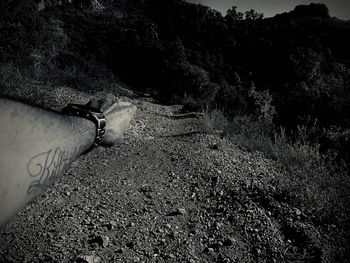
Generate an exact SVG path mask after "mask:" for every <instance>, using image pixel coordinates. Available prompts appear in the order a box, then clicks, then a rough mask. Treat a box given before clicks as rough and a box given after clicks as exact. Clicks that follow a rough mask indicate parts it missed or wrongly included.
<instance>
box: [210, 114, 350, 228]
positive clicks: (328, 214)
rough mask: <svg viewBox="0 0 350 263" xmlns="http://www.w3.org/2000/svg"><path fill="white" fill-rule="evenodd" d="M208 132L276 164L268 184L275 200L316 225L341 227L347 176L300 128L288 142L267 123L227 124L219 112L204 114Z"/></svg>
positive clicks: (241, 120) (349, 184) (349, 185)
mask: <svg viewBox="0 0 350 263" xmlns="http://www.w3.org/2000/svg"><path fill="white" fill-rule="evenodd" d="M203 123H204V124H205V126H206V127H207V129H208V130H214V129H217V128H218V127H221V128H222V129H223V130H224V131H225V134H226V135H227V136H228V137H229V138H230V140H231V141H233V142H234V143H235V144H236V145H238V146H240V147H242V148H244V149H245V150H248V151H259V152H262V153H263V154H264V155H265V156H266V157H267V158H270V159H273V160H275V161H276V164H277V165H279V166H280V167H281V170H282V171H283V172H281V173H280V176H279V177H278V178H276V179H274V181H273V182H272V183H273V184H274V185H275V186H276V193H272V194H274V195H275V196H276V197H278V198H281V199H283V201H286V202H288V203H290V204H291V205H293V206H296V207H298V208H300V209H302V210H303V211H304V212H306V213H308V214H310V216H312V217H314V219H315V221H317V222H319V223H320V224H324V223H334V224H343V223H344V222H346V220H347V219H348V214H349V213H348V212H349V210H348V207H349V206H348V204H349V200H350V190H349V189H350V177H349V175H348V169H347V167H346V166H345V165H340V164H339V163H338V164H337V163H336V162H335V158H333V156H332V155H331V154H327V155H324V154H321V153H320V149H319V145H316V144H311V143H310V142H309V141H308V139H307V136H305V133H304V131H303V129H299V136H297V138H296V139H295V140H293V141H292V140H291V139H290V138H289V137H288V136H287V134H286V132H285V130H284V129H280V130H278V131H276V129H275V127H274V125H273V124H272V123H271V122H269V121H266V120H265V121H264V120H261V119H260V120H255V119H253V118H252V117H249V116H237V117H235V118H234V119H233V120H232V121H230V122H227V120H226V119H225V118H224V117H223V115H222V113H220V112H219V111H213V112H210V113H207V114H205V116H204V117H203Z"/></svg>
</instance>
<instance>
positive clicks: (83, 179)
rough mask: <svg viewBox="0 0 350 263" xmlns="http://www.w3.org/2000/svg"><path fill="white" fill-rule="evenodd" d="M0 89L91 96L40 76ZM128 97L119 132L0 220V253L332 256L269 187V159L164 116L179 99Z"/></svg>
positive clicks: (197, 258)
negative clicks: (128, 110) (132, 110)
mask: <svg viewBox="0 0 350 263" xmlns="http://www.w3.org/2000/svg"><path fill="white" fill-rule="evenodd" d="M107 92H110V91H107ZM3 93H4V94H7V95H8V96H11V97H16V96H17V97H18V96H19V97H21V98H24V99H25V100H27V101H33V100H34V101H36V102H37V103H38V104H41V105H47V107H48V108H53V109H59V108H61V107H62V106H64V105H65V104H66V103H68V102H86V101H87V100H88V99H89V98H91V94H85V93H82V92H77V91H75V90H72V89H69V88H63V87H61V88H56V89H52V88H50V89H48V88H47V87H46V86H42V85H40V84H35V86H34V85H33V86H32V87H29V88H28V90H27V91H26V90H20V91H19V90H16V89H11V91H7V92H3ZM105 93H106V91H104V92H100V93H99V94H97V96H103V95H105ZM18 94H20V95H18ZM95 95H96V94H95ZM133 102H134V103H135V104H136V105H137V106H138V112H137V115H136V117H135V120H133V122H132V124H131V128H130V130H129V131H128V132H127V133H126V136H125V141H124V142H123V143H122V144H120V145H118V146H115V147H112V148H97V149H95V150H94V151H92V152H90V153H88V154H86V155H84V156H82V157H81V158H80V159H79V160H77V161H76V162H75V163H74V164H73V166H72V168H71V169H70V170H69V171H68V172H67V174H66V175H65V176H64V177H63V178H62V179H61V180H60V181H59V182H57V183H56V184H55V185H54V186H53V187H52V188H51V189H49V191H48V192H47V193H46V194H45V195H44V196H42V197H40V198H38V199H36V200H35V201H34V202H32V203H31V204H29V205H28V206H27V207H26V208H24V209H23V210H22V211H21V212H20V213H19V214H18V215H17V216H16V217H15V218H13V220H12V221H11V222H9V223H8V224H7V225H6V226H4V227H2V228H0V262H88V263H93V262H190V263H194V262H208V263H210V262H226V263H228V262H332V259H331V258H328V255H329V252H330V251H331V249H332V246H331V245H329V242H328V241H327V240H325V237H323V235H322V234H321V233H319V231H318V230H317V229H316V228H315V227H314V226H313V225H312V223H311V222H310V221H309V220H308V218H307V217H306V216H305V215H304V214H303V213H302V212H301V211H299V210H298V209H295V208H292V207H289V206H288V205H286V204H284V203H283V201H281V200H276V199H275V198H274V197H273V196H272V194H271V193H273V192H274V189H273V186H272V185H271V184H270V181H271V180H272V179H273V178H274V177H276V176H279V171H278V169H277V168H276V166H275V165H274V163H273V162H271V161H269V160H267V159H264V158H263V157H262V156H261V155H260V154H258V153H256V154H252V153H247V152H245V151H243V150H241V149H239V148H238V147H237V146H235V145H232V144H231V143H230V142H229V141H228V140H226V139H225V138H224V139H222V138H221V137H220V136H218V135H216V134H214V133H212V134H210V133H207V132H205V129H204V126H203V123H202V122H201V121H200V120H199V119H196V118H183V119H173V118H169V116H171V115H172V114H174V113H176V112H177V111H178V110H179V109H180V107H179V106H162V105H157V104H155V103H153V102H152V101H151V100H147V99H134V100H133Z"/></svg>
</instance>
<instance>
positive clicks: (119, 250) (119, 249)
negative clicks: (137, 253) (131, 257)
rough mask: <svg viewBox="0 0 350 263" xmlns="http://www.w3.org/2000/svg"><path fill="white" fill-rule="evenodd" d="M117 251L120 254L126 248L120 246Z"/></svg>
mask: <svg viewBox="0 0 350 263" xmlns="http://www.w3.org/2000/svg"><path fill="white" fill-rule="evenodd" d="M115 252H116V253H118V254H122V253H123V252H124V249H122V248H118V249H117V250H116V251H115Z"/></svg>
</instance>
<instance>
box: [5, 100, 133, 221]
mask: <svg viewBox="0 0 350 263" xmlns="http://www.w3.org/2000/svg"><path fill="white" fill-rule="evenodd" d="M94 103H95V104H96V105H95V107H96V106H97V107H99V108H101V110H102V111H103V112H104V114H105V116H106V122H107V127H106V135H105V139H104V142H103V143H104V145H113V144H115V143H117V142H118V141H120V139H121V138H122V134H123V132H124V130H125V129H126V128H127V127H128V125H129V123H130V120H131V118H132V117H133V115H134V114H135V111H136V107H135V106H133V105H131V104H129V103H123V102H122V103H120V102H117V103H115V102H112V101H108V102H107V101H99V102H98V101H95V102H94ZM95 133H96V132H95V124H94V123H93V122H92V121H90V120H87V119H83V118H79V117H72V116H67V115H63V114H58V113H54V112H50V111H46V110H43V109H40V108H36V107H32V106H29V105H26V104H22V103H19V102H15V101H12V100H7V99H2V98H0V225H2V224H3V223H5V222H6V221H7V220H8V219H10V218H11V217H12V216H13V215H14V214H15V213H16V212H17V211H18V210H19V209H20V208H21V207H22V206H23V205H24V204H26V203H28V202H29V201H31V200H32V199H33V198H34V197H36V196H38V195H40V194H41V193H42V192H43V191H45V190H46V189H47V188H48V187H49V186H50V185H51V184H52V183H53V182H54V181H56V180H57V179H58V178H59V177H60V176H61V175H62V174H63V173H64V172H65V171H66V170H67V169H68V168H69V167H70V165H71V163H72V162H73V161H74V160H75V159H76V158H77V157H79V155H81V154H82V153H83V152H84V151H86V150H87V149H88V148H89V147H90V146H91V145H92V144H93V142H94V139H95Z"/></svg>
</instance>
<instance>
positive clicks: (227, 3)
mask: <svg viewBox="0 0 350 263" xmlns="http://www.w3.org/2000/svg"><path fill="white" fill-rule="evenodd" d="M187 1H188V2H191V3H200V4H202V5H206V6H210V7H211V8H213V9H216V10H218V11H220V12H221V13H222V14H223V15H225V14H226V11H227V9H229V8H231V7H232V6H237V9H238V11H241V12H245V11H247V10H250V9H254V10H255V11H258V12H262V13H263V14H264V16H265V17H271V16H274V15H276V14H279V13H283V12H288V11H291V10H293V9H294V7H295V6H296V5H300V4H310V3H324V4H326V5H327V7H328V9H329V13H330V15H331V16H336V17H338V18H341V19H348V20H350V0H314V1H307V0H187Z"/></svg>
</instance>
